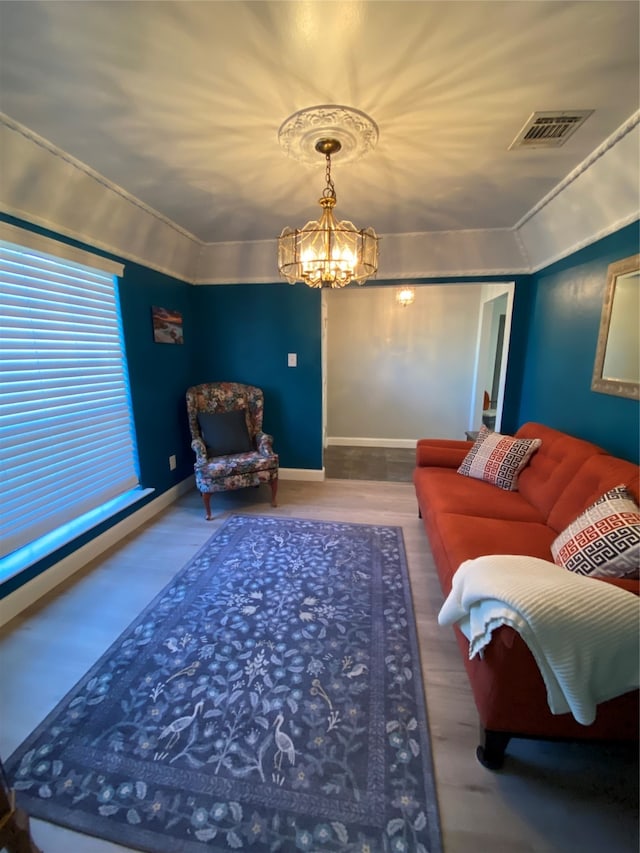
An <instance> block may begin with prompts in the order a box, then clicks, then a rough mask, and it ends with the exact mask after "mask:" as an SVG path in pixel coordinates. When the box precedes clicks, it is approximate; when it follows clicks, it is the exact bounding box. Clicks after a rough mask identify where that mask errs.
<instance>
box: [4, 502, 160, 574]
mask: <svg viewBox="0 0 640 853" xmlns="http://www.w3.org/2000/svg"><path fill="white" fill-rule="evenodd" d="M154 491H155V489H143V488H141V487H138V488H136V489H130V490H129V491H128V492H125V494H124V495H120V497H117V498H113V500H110V501H107V503H105V504H102V506H100V507H98V508H97V509H94V510H91V512H85V513H84V515H81V516H80V517H79V518H76V519H75V520H74V521H70V522H69V523H68V524H63V525H62V526H61V527H58V528H57V529H56V530H53V531H52V532H51V533H47V534H46V535H45V536H41V537H40V538H39V539H36V540H35V541H34V542H30V543H29V544H28V545H24V546H23V547H22V548H18V550H17V551H13V552H12V553H11V554H7V556H6V557H2V559H0V584H2V583H4V582H5V581H7V580H9V579H10V578H13V577H15V576H16V575H18V574H20V572H23V571H24V570H25V569H27V568H29V566H32V565H33V564H34V563H37V562H38V561H39V560H42V559H44V558H45V557H48V556H49V555H50V554H52V553H53V552H54V551H57V550H59V549H60V548H63V547H64V546H65V545H68V544H69V543H70V542H73V540H74V539H77V538H78V537H79V536H82V535H83V534H84V533H87V532H88V531H90V530H91V529H92V528H94V527H97V526H98V525H99V524H102V523H103V522H104V521H107V520H108V519H109V518H112V517H113V516H114V515H117V513H119V512H122V510H124V509H127V507H130V506H132V505H133V504H135V503H138V501H141V500H142V499H143V498H145V497H146V496H147V495H150V494H152V493H153V492H154Z"/></svg>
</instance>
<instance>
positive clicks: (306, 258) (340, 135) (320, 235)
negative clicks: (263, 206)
mask: <svg viewBox="0 0 640 853" xmlns="http://www.w3.org/2000/svg"><path fill="white" fill-rule="evenodd" d="M278 138H279V140H280V144H281V145H282V147H283V148H284V149H285V151H286V152H287V154H289V155H290V156H292V157H296V158H297V159H298V160H301V161H302V162H303V163H305V162H316V163H317V162H318V154H321V155H324V158H325V164H326V165H325V182H326V185H325V188H324V189H323V191H322V197H321V198H320V200H319V202H318V203H319V204H320V207H321V208H322V216H321V217H320V219H318V220H314V221H311V222H307V224H306V225H305V226H304V227H303V228H289V227H287V228H284V229H283V231H282V234H280V237H279V238H278V270H279V272H280V275H281V276H282V277H283V278H284V279H285V280H286V281H288V282H289V283H290V284H295V283H296V282H297V281H300V282H303V283H304V284H306V285H308V286H309V287H345V285H347V284H349V283H350V282H352V281H355V282H356V283H357V284H364V283H365V281H366V280H367V279H368V278H370V277H371V276H372V275H375V274H376V272H377V271H378V237H377V236H376V232H375V231H374V230H373V228H361V229H358V228H356V226H355V225H354V224H353V222H349V221H348V220H343V221H342V222H338V221H337V220H336V218H335V216H334V215H333V208H334V207H335V206H336V202H337V197H336V188H335V186H334V183H333V180H332V179H331V158H332V156H337V155H341V154H342V162H347V161H349V160H355V159H357V158H358V157H361V156H362V155H363V154H366V152H367V151H370V150H371V148H373V147H374V145H375V144H376V142H377V141H378V128H377V126H376V124H375V122H374V121H372V119H370V118H369V116H367V115H365V114H364V113H362V112H360V110H354V109H351V108H350V107H341V106H330V105H327V106H322V107H310V108H309V109H306V110H300V111H299V112H297V113H294V114H293V115H292V116H290V117H289V118H288V119H287V120H286V121H285V122H283V124H282V125H281V126H280V131H279V132H278Z"/></svg>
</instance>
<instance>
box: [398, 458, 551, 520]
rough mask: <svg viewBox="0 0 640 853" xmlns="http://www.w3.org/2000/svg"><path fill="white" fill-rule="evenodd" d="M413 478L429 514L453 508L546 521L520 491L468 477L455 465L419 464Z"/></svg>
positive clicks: (454, 509)
mask: <svg viewBox="0 0 640 853" xmlns="http://www.w3.org/2000/svg"><path fill="white" fill-rule="evenodd" d="M413 482H414V485H415V487H416V494H417V495H418V502H419V503H420V506H422V507H425V512H426V513H427V514H429V515H438V514H439V513H441V512H453V513H457V514H458V515H480V516H485V517H490V518H503V519H505V520H506V519H510V520H517V521H539V522H541V523H543V522H544V518H543V517H542V515H541V514H540V512H539V511H538V510H537V509H536V508H535V507H533V506H531V504H530V503H529V502H528V501H526V500H525V499H524V498H523V497H522V496H521V495H520V494H518V492H508V491H505V490H504V489H499V488H498V487H497V486H494V485H492V484H491V483H485V482H484V481H483V480H475V479H472V478H469V477H465V476H463V475H462V474H458V472H457V471H456V470H455V469H454V468H416V469H415V471H414V474H413Z"/></svg>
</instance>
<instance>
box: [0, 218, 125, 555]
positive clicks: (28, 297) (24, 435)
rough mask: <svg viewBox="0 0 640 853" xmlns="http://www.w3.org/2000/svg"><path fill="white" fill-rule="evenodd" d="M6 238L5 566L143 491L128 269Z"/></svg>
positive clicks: (0, 496) (0, 330) (1, 273)
mask: <svg viewBox="0 0 640 853" xmlns="http://www.w3.org/2000/svg"><path fill="white" fill-rule="evenodd" d="M5 237H7V238H9V239H6V240H5V239H0V280H1V286H0V558H1V557H3V556H5V555H7V554H10V553H12V552H15V551H16V549H20V548H22V547H23V546H25V545H27V544H28V543H32V542H34V540H38V539H39V538H40V537H44V538H45V539H46V538H47V536H49V535H50V534H51V533H52V531H55V530H57V529H58V528H60V527H61V526H65V525H69V523H72V522H75V521H76V520H77V519H78V518H79V517H81V516H83V515H85V514H87V513H89V514H91V513H92V512H93V511H95V510H96V509H97V508H99V507H101V506H102V505H104V504H106V503H107V502H110V501H113V499H114V498H118V497H120V496H122V495H125V494H126V493H128V492H129V491H130V490H131V489H134V488H135V487H136V486H138V474H137V458H136V451H135V446H134V441H133V424H132V419H131V410H130V401H129V389H128V377H127V369H126V361H125V354H124V346H123V341H122V334H121V323H120V316H119V306H118V298H117V291H116V286H115V285H116V280H115V275H116V274H120V275H122V272H123V268H122V267H121V266H120V265H118V264H114V263H112V262H111V261H108V260H105V259H103V258H99V257H95V256H93V255H90V254H88V253H84V252H81V251H80V250H77V249H73V248H72V247H70V246H66V245H63V244H60V243H57V242H55V241H52V240H49V239H47V238H44V237H40V236H39V235H36V234H33V233H31V232H28V231H23V230H21V229H18V228H14V227H13V226H9V225H6V224H3V225H1V226H0V238H5ZM34 246H35V247H36V248H34ZM41 247H44V248H46V249H47V251H46V252H45V251H41ZM61 256H62V257H61ZM82 261H84V263H83V262H82ZM94 523H95V522H94ZM75 535H77V533H76V534H75ZM69 538H73V537H72V536H71V537H69ZM67 541H68V540H67ZM58 544H60V543H58ZM50 550H51V549H50Z"/></svg>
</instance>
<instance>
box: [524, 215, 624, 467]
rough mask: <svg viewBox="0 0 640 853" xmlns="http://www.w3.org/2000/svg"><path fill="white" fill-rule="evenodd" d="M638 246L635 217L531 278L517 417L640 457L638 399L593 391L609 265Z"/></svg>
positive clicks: (614, 452) (618, 452) (621, 452)
mask: <svg viewBox="0 0 640 853" xmlns="http://www.w3.org/2000/svg"><path fill="white" fill-rule="evenodd" d="M639 250H640V231H639V226H638V222H635V223H633V224H631V225H628V226H627V227H626V228H623V229H621V230H620V231H618V232H616V233H615V234H612V235H610V236H609V237H605V238H604V239H602V240H599V241H598V242H597V243H593V244H592V245H591V246H588V247H586V248H585V249H582V250H581V251H579V252H576V253H574V254H573V255H571V256H570V257H568V258H565V259H563V260H562V261H559V262H558V263H555V264H552V265H551V266H549V267H546V268H545V269H543V270H541V271H540V272H538V273H536V274H535V275H534V276H533V277H532V293H531V299H532V303H531V317H530V322H529V329H528V332H527V335H528V343H527V347H526V358H525V364H524V371H523V377H522V394H521V399H520V411H519V421H520V423H523V422H525V421H538V422H540V423H544V424H547V425H548V426H552V427H555V428H556V429H559V430H563V431H565V432H568V433H571V434H572V435H577V436H579V437H581V438H584V439H586V440H588V441H593V442H594V443H595V444H598V445H599V446H600V447H603V448H605V450H608V451H609V452H610V453H613V454H614V455H616V456H622V457H624V458H625V459H630V460H632V461H634V462H637V461H638V457H639V436H640V432H639V419H638V412H639V408H640V404H639V403H638V401H637V400H627V399H624V398H622V397H614V396H611V395H610V394H599V393H597V392H595V391H592V390H591V375H592V372H593V363H594V359H595V353H596V343H597V340H598V330H599V327H600V314H601V311H602V300H603V296H604V291H605V285H606V279H607V267H608V265H609V264H610V263H612V262H613V261H619V260H621V259H622V258H626V257H628V256H629V255H633V254H635V253H637V252H638V251H639Z"/></svg>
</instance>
